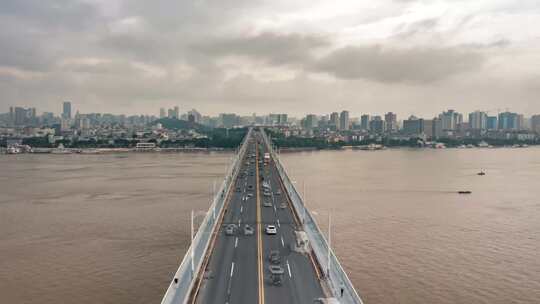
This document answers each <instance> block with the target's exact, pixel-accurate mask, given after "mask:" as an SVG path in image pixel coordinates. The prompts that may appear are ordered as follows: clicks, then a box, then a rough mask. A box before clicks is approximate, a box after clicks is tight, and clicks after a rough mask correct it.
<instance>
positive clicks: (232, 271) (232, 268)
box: [231, 262, 291, 278]
mask: <svg viewBox="0 0 540 304" xmlns="http://www.w3.org/2000/svg"><path fill="white" fill-rule="evenodd" d="M287 265H288V262H287ZM233 273H234V262H232V265H231V278H232V275H233ZM290 273H291V271H290V270H289V275H290Z"/></svg>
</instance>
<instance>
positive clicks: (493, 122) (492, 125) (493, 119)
mask: <svg viewBox="0 0 540 304" xmlns="http://www.w3.org/2000/svg"><path fill="white" fill-rule="evenodd" d="M486 128H487V129H488V130H490V131H493V130H497V116H488V118H487V122H486Z"/></svg>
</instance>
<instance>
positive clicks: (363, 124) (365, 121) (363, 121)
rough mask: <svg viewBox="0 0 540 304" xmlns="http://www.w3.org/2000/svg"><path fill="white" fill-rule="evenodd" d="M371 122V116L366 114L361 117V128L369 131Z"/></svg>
mask: <svg viewBox="0 0 540 304" xmlns="http://www.w3.org/2000/svg"><path fill="white" fill-rule="evenodd" d="M369 122H370V117H369V115H367V114H364V115H362V116H361V117H360V128H362V130H365V131H369Z"/></svg>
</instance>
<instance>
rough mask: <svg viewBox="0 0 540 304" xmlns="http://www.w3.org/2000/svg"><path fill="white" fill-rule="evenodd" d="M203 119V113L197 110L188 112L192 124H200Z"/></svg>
mask: <svg viewBox="0 0 540 304" xmlns="http://www.w3.org/2000/svg"><path fill="white" fill-rule="evenodd" d="M201 119H202V115H201V113H199V112H198V111H197V110H195V109H192V110H191V111H189V112H188V120H189V121H190V122H195V123H200V122H201Z"/></svg>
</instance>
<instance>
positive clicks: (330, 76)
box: [0, 0, 540, 116]
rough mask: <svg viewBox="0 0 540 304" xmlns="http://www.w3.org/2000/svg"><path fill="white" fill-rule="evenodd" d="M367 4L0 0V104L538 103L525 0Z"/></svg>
mask: <svg viewBox="0 0 540 304" xmlns="http://www.w3.org/2000/svg"><path fill="white" fill-rule="evenodd" d="M370 3H372V2H370V1H356V0H355V1H352V0H351V1H345V0H339V1H333V2H332V3H331V4H330V3H328V2H327V1H304V0H299V1H296V2H294V3H293V2H291V1H281V0H275V1H267V0H256V1H247V0H232V1H225V2H224V1H217V0H203V1H173V0H157V1H145V0H131V1H127V0H126V1H123V0H108V1H104V0H84V1H83V0H50V1H38V0H8V1H3V2H2V3H0V45H2V52H0V111H6V110H7V109H8V107H9V106H10V105H24V106H35V107H37V108H38V110H40V111H54V112H59V111H60V106H61V101H62V100H72V101H73V103H74V104H75V107H76V108H77V109H80V110H81V111H83V112H92V111H94V112H98V111H99V112H106V111H110V112H116V113H121V112H126V113H130V114H131V113H154V114H155V113H157V112H158V110H159V107H166V106H172V105H180V107H181V108H183V109H184V110H188V109H191V108H197V109H199V110H200V111H202V112H203V113H208V114H216V113H219V112H225V111H235V112H239V113H245V114H248V113H252V112H258V113H269V112H289V113H291V114H294V115H303V114H305V113H307V112H315V113H326V112H330V111H334V110H339V109H343V108H346V109H349V110H350V111H351V112H353V113H354V114H355V115H359V114H361V113H364V112H371V113H382V112H385V111H395V112H398V113H399V114H400V115H402V116H407V115H409V114H417V115H424V116H430V115H434V114H435V113H437V112H439V111H441V110H443V109H444V108H447V107H452V108H457V109H459V110H461V111H463V112H467V111H472V110H475V109H483V110H490V109H496V108H506V107H510V108H512V109H514V110H516V111H520V112H525V113H527V114H532V113H536V112H540V101H539V100H538V93H539V90H538V88H539V87H540V83H539V81H540V72H538V69H537V67H535V64H536V63H537V62H540V52H538V50H539V47H540V30H537V28H540V21H538V20H540V18H539V17H540V9H539V7H540V5H538V3H537V1H534V0H525V1H524V2H520V3H519V4H516V3H515V2H514V1H509V0H497V1H488V0H478V1H474V3H470V1H449V0H448V1H444V0H434V1H420V0H419V1H412V0H411V1H396V0H381V1H380V3H379V4H378V5H377V7H373V6H372V5H371V4H370ZM523 29H527V30H523Z"/></svg>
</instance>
